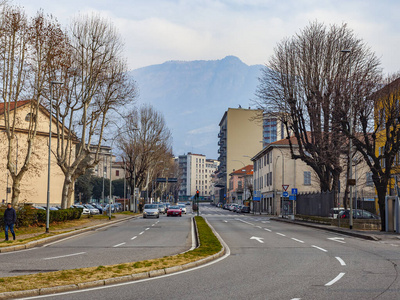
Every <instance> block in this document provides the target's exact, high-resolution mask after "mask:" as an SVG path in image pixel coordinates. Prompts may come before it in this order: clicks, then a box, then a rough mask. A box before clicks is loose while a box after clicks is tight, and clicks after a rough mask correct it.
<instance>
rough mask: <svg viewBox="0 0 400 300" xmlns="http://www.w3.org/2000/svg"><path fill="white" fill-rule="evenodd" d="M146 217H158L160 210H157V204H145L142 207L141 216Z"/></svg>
mask: <svg viewBox="0 0 400 300" xmlns="http://www.w3.org/2000/svg"><path fill="white" fill-rule="evenodd" d="M147 217H156V218H159V217H160V212H159V211H158V204H145V205H144V208H143V218H147Z"/></svg>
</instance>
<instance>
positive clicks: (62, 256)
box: [43, 252, 86, 260]
mask: <svg viewBox="0 0 400 300" xmlns="http://www.w3.org/2000/svg"><path fill="white" fill-rule="evenodd" d="M85 253H86V252H79V253H73V254H67V255H60V256H54V257H46V258H43V259H44V260H49V259H57V258H64V257H70V256H76V255H81V254H85Z"/></svg>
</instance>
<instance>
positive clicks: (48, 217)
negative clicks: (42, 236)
mask: <svg viewBox="0 0 400 300" xmlns="http://www.w3.org/2000/svg"><path fill="white" fill-rule="evenodd" d="M54 84H63V82H60V81H50V107H49V119H50V121H49V152H48V162H47V201H46V233H49V223H50V170H51V123H52V122H53V114H52V111H53V109H52V107H53V85H54Z"/></svg>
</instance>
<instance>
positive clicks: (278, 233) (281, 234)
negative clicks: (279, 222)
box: [276, 232, 286, 236]
mask: <svg viewBox="0 0 400 300" xmlns="http://www.w3.org/2000/svg"><path fill="white" fill-rule="evenodd" d="M276 234H277V235H280V236H286V235H285V234H283V233H280V232H277V233H276Z"/></svg>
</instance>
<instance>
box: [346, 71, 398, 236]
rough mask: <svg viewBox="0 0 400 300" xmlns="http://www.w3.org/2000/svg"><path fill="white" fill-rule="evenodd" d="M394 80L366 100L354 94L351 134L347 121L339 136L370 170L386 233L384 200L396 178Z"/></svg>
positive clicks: (395, 89)
mask: <svg viewBox="0 0 400 300" xmlns="http://www.w3.org/2000/svg"><path fill="white" fill-rule="evenodd" d="M396 77H397V79H395V80H393V77H390V78H388V79H387V84H386V85H384V87H383V88H381V89H379V90H378V91H377V92H375V93H373V94H372V95H371V96H369V97H365V94H364V93H363V92H358V91H355V94H354V98H353V101H354V104H355V107H356V110H355V111H356V114H355V116H356V118H355V124H354V125H355V128H356V131H355V133H354V134H350V130H349V129H350V124H349V122H348V121H347V120H343V123H342V125H343V132H344V133H345V134H346V136H348V137H349V138H351V139H352V140H353V143H354V147H355V148H356V149H357V151H358V152H359V153H361V154H362V156H363V157H364V160H365V161H366V163H367V164H368V166H369V168H370V170H371V173H372V180H373V182H374V185H375V188H376V192H377V194H378V204H379V211H380V216H381V229H382V230H383V231H385V229H386V228H385V226H386V216H385V197H386V195H387V192H388V187H389V185H390V184H391V180H392V179H391V178H392V175H398V174H400V154H399V153H400V152H399V151H400V126H399V124H400V103H399V102H400V100H399V99H400V77H399V76H398V75H397V76H395V78H396ZM344 113H345V112H343V114H344Z"/></svg>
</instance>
